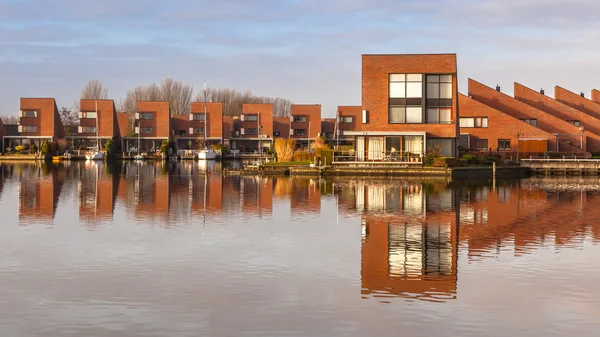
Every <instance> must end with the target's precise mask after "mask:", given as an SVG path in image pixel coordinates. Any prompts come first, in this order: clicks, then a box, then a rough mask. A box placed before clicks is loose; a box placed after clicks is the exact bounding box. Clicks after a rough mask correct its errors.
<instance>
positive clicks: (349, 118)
mask: <svg viewBox="0 0 600 337" xmlns="http://www.w3.org/2000/svg"><path fill="white" fill-rule="evenodd" d="M352 120H353V118H352V116H344V117H341V122H342V123H352Z"/></svg>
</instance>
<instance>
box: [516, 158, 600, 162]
mask: <svg viewBox="0 0 600 337" xmlns="http://www.w3.org/2000/svg"><path fill="white" fill-rule="evenodd" d="M521 161H524V162H540V163H552V162H554V163H579V162H582V163H585V162H587V163H597V162H600V159H587V158H523V159H521Z"/></svg>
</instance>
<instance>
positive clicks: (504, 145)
mask: <svg viewBox="0 0 600 337" xmlns="http://www.w3.org/2000/svg"><path fill="white" fill-rule="evenodd" d="M498 151H510V139H498Z"/></svg>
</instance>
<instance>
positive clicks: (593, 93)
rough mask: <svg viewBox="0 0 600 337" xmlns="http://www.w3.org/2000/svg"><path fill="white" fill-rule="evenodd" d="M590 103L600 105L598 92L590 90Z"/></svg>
mask: <svg viewBox="0 0 600 337" xmlns="http://www.w3.org/2000/svg"><path fill="white" fill-rule="evenodd" d="M592 101H594V102H596V103H600V90H598V89H594V90H592Z"/></svg>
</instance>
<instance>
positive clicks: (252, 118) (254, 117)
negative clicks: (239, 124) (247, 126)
mask: <svg viewBox="0 0 600 337" xmlns="http://www.w3.org/2000/svg"><path fill="white" fill-rule="evenodd" d="M244 122H258V115H244Z"/></svg>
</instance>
